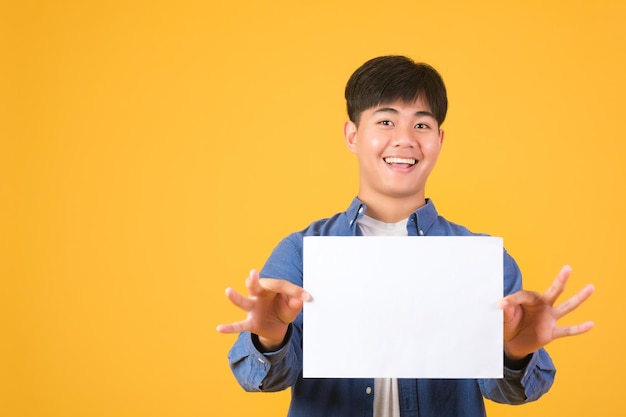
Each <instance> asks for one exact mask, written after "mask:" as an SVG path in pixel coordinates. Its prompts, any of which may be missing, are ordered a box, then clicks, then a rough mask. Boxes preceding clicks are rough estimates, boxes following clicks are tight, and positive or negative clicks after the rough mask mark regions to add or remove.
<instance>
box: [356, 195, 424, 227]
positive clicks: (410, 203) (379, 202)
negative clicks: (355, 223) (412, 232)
mask: <svg viewBox="0 0 626 417" xmlns="http://www.w3.org/2000/svg"><path fill="white" fill-rule="evenodd" d="M359 200H361V201H362V202H363V203H365V205H366V206H367V215H368V216H369V217H372V218H374V219H376V220H380V221H381V222H385V223H396V222H399V221H400V220H402V219H406V218H407V217H409V216H410V215H411V213H413V212H414V211H415V210H417V209H418V208H420V207H422V206H424V205H426V199H425V198H424V195H423V194H419V195H416V196H411V197H410V198H402V199H399V198H393V197H383V198H381V197H380V196H376V198H368V196H367V195H362V194H361V193H359Z"/></svg>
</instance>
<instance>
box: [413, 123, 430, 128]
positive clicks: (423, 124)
mask: <svg viewBox="0 0 626 417" xmlns="http://www.w3.org/2000/svg"><path fill="white" fill-rule="evenodd" d="M415 128H416V129H428V125H427V124H426V123H418V124H416V125H415Z"/></svg>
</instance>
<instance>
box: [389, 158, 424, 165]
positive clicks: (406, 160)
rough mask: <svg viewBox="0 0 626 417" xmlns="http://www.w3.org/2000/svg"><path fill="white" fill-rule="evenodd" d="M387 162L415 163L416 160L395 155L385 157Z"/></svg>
mask: <svg viewBox="0 0 626 417" xmlns="http://www.w3.org/2000/svg"><path fill="white" fill-rule="evenodd" d="M385 162H386V163H388V164H409V165H415V162H416V160H415V159H413V158H395V157H387V158H385Z"/></svg>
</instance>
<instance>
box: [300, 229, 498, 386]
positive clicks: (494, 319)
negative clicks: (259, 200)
mask: <svg viewBox="0 0 626 417" xmlns="http://www.w3.org/2000/svg"><path fill="white" fill-rule="evenodd" d="M303 256H304V265H303V267H304V271H303V273H304V276H303V280H304V288H305V289H306V290H307V291H308V292H309V293H310V294H311V295H312V296H313V301H312V302H308V303H305V305H304V317H303V319H304V324H303V332H304V333H303V376H304V377H305V378H501V377H502V371H503V341H502V337H503V334H502V317H503V316H502V310H501V309H500V308H499V307H498V301H499V300H500V299H501V298H502V296H503V248H502V239H501V238H497V237H486V236H452V237H448V236H446V237H419V238H416V237H392V236H350V237H343V236H342V237H339V236H325V237H321V236H307V237H305V238H304V254H303Z"/></svg>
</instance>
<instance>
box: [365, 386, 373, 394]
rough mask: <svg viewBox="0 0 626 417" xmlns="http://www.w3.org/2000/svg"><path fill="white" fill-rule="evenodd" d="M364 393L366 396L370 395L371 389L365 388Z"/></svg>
mask: <svg viewBox="0 0 626 417" xmlns="http://www.w3.org/2000/svg"><path fill="white" fill-rule="evenodd" d="M365 393H366V394H367V395H370V394H371V393H372V387H367V388H365Z"/></svg>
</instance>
